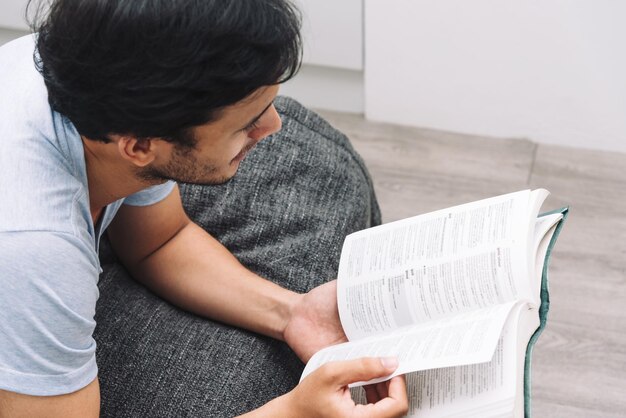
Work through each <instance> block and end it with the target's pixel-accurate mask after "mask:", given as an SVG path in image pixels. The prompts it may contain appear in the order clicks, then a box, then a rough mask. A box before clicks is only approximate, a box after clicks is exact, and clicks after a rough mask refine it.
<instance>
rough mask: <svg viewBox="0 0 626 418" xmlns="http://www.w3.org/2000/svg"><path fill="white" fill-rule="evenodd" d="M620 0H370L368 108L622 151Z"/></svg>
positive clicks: (378, 115) (386, 115)
mask: <svg viewBox="0 0 626 418" xmlns="http://www.w3.org/2000/svg"><path fill="white" fill-rule="evenodd" d="M624 22H626V2H623V1H617V0H524V1H522V0H471V1H469V0H384V1H383V0H367V1H366V3H365V39H366V48H365V109H366V115H367V117H368V118H371V119H374V120H383V121H388V122H395V123H400V124H407V125H414V126H423V127H430V128H438V129H444V130H451V131H458V132H464V133H471V134H483V135H493V136H504V137H511V136H513V137H527V138H530V139H531V140H534V141H538V142H542V143H552V144H563V145H571V146H576V147H583V148H595V149H605V150H616V151H622V152H626V24H625V23H624Z"/></svg>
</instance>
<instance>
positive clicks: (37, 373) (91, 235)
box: [0, 36, 174, 395]
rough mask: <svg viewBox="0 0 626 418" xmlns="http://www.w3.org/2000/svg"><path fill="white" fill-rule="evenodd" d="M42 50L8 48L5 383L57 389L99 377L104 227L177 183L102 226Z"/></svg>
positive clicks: (3, 181) (2, 308)
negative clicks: (41, 65)
mask: <svg viewBox="0 0 626 418" xmlns="http://www.w3.org/2000/svg"><path fill="white" fill-rule="evenodd" d="M33 51H34V38H33V37H32V36H26V37H23V38H20V39H17V40H15V41H13V42H10V43H8V44H6V45H4V46H2V47H1V48H0V389H4V390H9V391H12V392H18V393H24V394H29V395H58V394H63V393H70V392H73V391H76V390H78V389H81V388H83V387H84V386H86V385H87V384H88V383H89V382H91V381H92V380H93V379H94V378H95V377H96V375H97V367H96V359H95V350H96V343H95V341H94V339H93V337H92V332H93V329H94V327H95V325H96V323H95V321H94V314H95V307H96V301H97V299H98V287H97V283H98V275H99V273H100V272H101V269H100V264H99V261H98V247H97V243H98V241H99V239H100V234H101V233H102V231H103V230H104V229H105V228H106V227H107V226H108V225H109V223H110V222H111V220H112V218H113V217H114V215H115V213H116V212H117V210H118V209H119V208H120V206H121V205H122V204H123V203H125V204H130V205H136V206H145V205H150V204H153V203H156V202H158V201H160V200H162V199H164V198H165V197H166V196H167V195H168V194H169V193H170V192H171V191H172V189H173V187H174V183H172V182H168V183H165V184H163V185H159V186H155V187H151V188H149V189H146V190H143V191H141V192H139V193H137V194H135V195H133V196H129V197H127V198H126V199H122V200H119V201H117V202H114V203H112V204H110V205H109V206H108V207H107V208H106V210H105V211H104V213H103V215H102V220H101V226H100V228H98V229H96V228H95V227H94V225H93V222H92V220H91V214H90V211H89V196H88V189H87V174H86V169H85V158H84V151H83V145H82V142H81V139H80V136H79V134H78V132H77V131H76V129H75V128H74V126H73V125H72V123H71V122H70V121H69V120H68V119H67V118H65V117H63V116H62V115H60V114H59V113H56V112H54V111H52V110H51V109H50V106H49V104H48V93H47V90H46V87H45V84H44V82H43V79H42V77H41V75H40V74H39V73H38V72H37V70H36V68H35V66H34V63H33Z"/></svg>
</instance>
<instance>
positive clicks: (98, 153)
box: [81, 138, 150, 225]
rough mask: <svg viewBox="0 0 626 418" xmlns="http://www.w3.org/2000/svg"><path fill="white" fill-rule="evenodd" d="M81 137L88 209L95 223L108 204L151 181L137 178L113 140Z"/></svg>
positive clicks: (134, 191) (143, 187)
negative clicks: (118, 151)
mask: <svg viewBox="0 0 626 418" xmlns="http://www.w3.org/2000/svg"><path fill="white" fill-rule="evenodd" d="M81 139H82V141H83V149H84V152H85V166H86V169H87V187H88V189H89V209H90V211H91V217H92V220H93V222H94V225H95V224H96V223H97V222H98V218H99V217H100V215H101V213H102V211H103V209H104V208H105V207H106V206H107V205H109V204H111V203H113V202H115V201H116V200H119V199H122V198H124V197H126V196H130V195H131V194H133V193H136V192H138V191H140V190H142V189H145V188H146V187H149V186H150V184H147V183H146V182H145V181H142V180H140V179H139V178H138V177H137V176H136V175H135V173H134V172H133V171H132V167H131V166H129V165H127V164H125V163H124V160H122V159H121V158H120V157H119V156H116V154H115V152H114V148H113V146H114V144H104V143H101V142H96V141H93V140H90V139H86V138H81Z"/></svg>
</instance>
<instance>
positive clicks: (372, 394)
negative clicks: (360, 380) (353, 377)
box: [363, 385, 380, 403]
mask: <svg viewBox="0 0 626 418" xmlns="http://www.w3.org/2000/svg"><path fill="white" fill-rule="evenodd" d="M363 389H365V398H366V399H367V402H368V403H376V402H378V401H380V395H379V394H378V391H377V390H376V385H366V386H363Z"/></svg>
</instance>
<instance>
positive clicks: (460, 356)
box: [302, 302, 519, 383]
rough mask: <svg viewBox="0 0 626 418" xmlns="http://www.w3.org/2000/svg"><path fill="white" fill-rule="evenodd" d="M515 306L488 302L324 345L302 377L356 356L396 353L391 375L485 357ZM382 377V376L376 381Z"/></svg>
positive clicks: (478, 360)
mask: <svg viewBox="0 0 626 418" xmlns="http://www.w3.org/2000/svg"><path fill="white" fill-rule="evenodd" d="M515 306H519V303H516V302H510V303H507V304H501V305H495V306H490V307H488V308H483V309H478V310H474V311H472V312H470V313H468V314H466V315H462V316H454V317H450V318H441V319H439V320H435V321H431V322H428V323H423V324H417V325H412V326H409V327H405V328H402V329H398V330H396V331H395V332H393V333H390V334H388V335H376V336H372V337H369V338H364V339H360V340H357V341H352V342H347V343H343V344H338V345H334V346H331V347H327V348H325V349H323V350H321V351H319V352H317V353H316V354H315V355H314V356H313V357H312V358H311V359H310V360H309V362H308V363H307V365H306V368H305V369H304V372H303V374H302V378H304V377H306V376H307V375H308V374H309V373H311V372H312V371H313V370H315V369H317V368H318V367H320V366H321V365H323V364H325V363H328V362H330V361H338V360H350V359H356V358H360V357H397V358H398V361H399V363H400V364H399V367H398V369H397V370H396V371H395V372H394V374H393V375H392V376H395V375H399V374H405V373H410V372H414V371H418V370H426V369H432V368H440V367H450V366H456V365H460V364H466V365H467V364H473V363H480V362H486V361H489V359H491V357H492V355H493V352H494V349H495V347H496V344H497V342H498V339H499V338H500V334H501V332H502V328H503V326H504V324H505V322H506V320H507V318H508V317H509V314H510V312H511V311H512V310H513V309H514V307H515ZM389 377H391V376H389ZM389 377H387V378H386V379H388V378H389ZM382 380H385V379H378V380H376V381H382ZM372 382H374V381H372ZM372 382H369V383H372Z"/></svg>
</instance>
